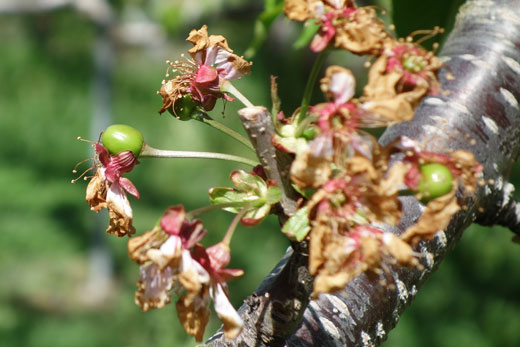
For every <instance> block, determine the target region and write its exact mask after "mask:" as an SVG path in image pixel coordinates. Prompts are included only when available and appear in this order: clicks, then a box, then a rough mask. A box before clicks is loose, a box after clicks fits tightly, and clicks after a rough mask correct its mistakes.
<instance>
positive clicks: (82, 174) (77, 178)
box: [70, 158, 94, 183]
mask: <svg viewBox="0 0 520 347" xmlns="http://www.w3.org/2000/svg"><path fill="white" fill-rule="evenodd" d="M91 159H92V158H90V159H85V160H83V161H81V162H79V163H78V164H76V166H75V168H76V167H77V166H78V165H79V164H81V163H84V162H85V161H87V160H91ZM92 169H94V168H93V167H89V168H88V169H86V170H85V171H83V172H82V173H81V175H79V176H78V177H76V178H75V179H73V180H71V181H70V183H76V182H77V181H79V180H80V179H81V178H83V180H84V181H86V180H87V177H86V176H85V175H86V174H87V173H88V172H89V171H90V170H92ZM72 172H74V173H76V172H77V171H76V170H75V169H74V170H72ZM83 176H85V177H83ZM91 177H94V176H91Z"/></svg>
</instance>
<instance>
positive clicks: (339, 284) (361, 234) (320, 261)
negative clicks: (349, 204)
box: [309, 215, 418, 295]
mask: <svg viewBox="0 0 520 347" xmlns="http://www.w3.org/2000/svg"><path fill="white" fill-rule="evenodd" d="M326 219H327V218H326V216H325V215H319V216H318V217H317V219H316V220H315V221H314V222H313V230H312V232H311V238H310V250H309V251H310V254H309V270H310V272H311V273H312V274H313V275H315V276H316V277H315V279H314V288H313V289H314V295H317V294H319V293H329V292H333V291H335V290H339V289H342V288H343V287H345V285H346V284H347V283H348V282H349V281H350V280H351V279H352V278H354V277H355V276H357V275H359V274H361V273H363V272H365V271H373V272H376V273H377V272H381V271H382V270H381V268H382V267H384V266H385V265H384V264H394V263H400V264H402V265H412V266H415V265H417V264H418V261H417V259H416V258H415V256H414V254H413V251H412V248H411V247H410V246H409V245H408V244H407V243H406V242H404V241H402V240H401V239H400V238H399V237H398V236H396V235H394V234H392V233H390V232H383V231H381V230H379V229H376V228H373V227H369V226H361V225H360V226H356V227H354V228H352V229H346V230H345V229H340V228H334V227H331V225H330V223H329V222H328V221H327V220H326Z"/></svg>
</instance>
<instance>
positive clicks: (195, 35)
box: [186, 25, 253, 76]
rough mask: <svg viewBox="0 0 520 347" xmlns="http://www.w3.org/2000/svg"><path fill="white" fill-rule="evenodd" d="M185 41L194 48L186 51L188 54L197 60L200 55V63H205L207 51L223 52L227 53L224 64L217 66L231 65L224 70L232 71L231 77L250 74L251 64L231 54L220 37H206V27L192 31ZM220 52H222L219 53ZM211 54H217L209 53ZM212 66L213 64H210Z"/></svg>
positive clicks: (231, 51)
mask: <svg viewBox="0 0 520 347" xmlns="http://www.w3.org/2000/svg"><path fill="white" fill-rule="evenodd" d="M186 41H188V42H191V43H193V45H194V47H192V48H191V49H189V50H188V53H190V54H191V56H192V57H193V58H194V59H195V60H197V55H198V54H199V53H200V54H202V59H201V60H202V61H203V62H206V59H207V58H208V54H210V53H209V50H223V51H225V52H227V58H226V62H218V64H219V65H222V66H225V64H227V63H229V64H231V66H232V68H229V67H228V68H226V70H230V69H232V70H233V71H234V72H233V75H237V73H238V75H239V76H242V75H247V74H249V73H250V69H251V65H253V63H252V62H248V61H246V60H245V59H243V58H242V57H239V56H238V55H236V54H233V50H232V49H231V48H229V45H228V43H227V40H226V38H225V37H224V36H222V35H210V36H208V27H207V26H206V25H203V26H202V28H200V29H199V30H192V31H191V32H190V34H189V36H188V38H187V39H186ZM220 52H222V51H220ZM211 54H215V55H216V54H217V52H211ZM212 64H213V62H212Z"/></svg>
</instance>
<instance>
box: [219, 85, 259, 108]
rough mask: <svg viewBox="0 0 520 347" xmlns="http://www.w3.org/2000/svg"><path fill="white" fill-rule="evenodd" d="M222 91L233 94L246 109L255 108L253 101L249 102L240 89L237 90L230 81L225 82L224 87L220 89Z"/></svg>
mask: <svg viewBox="0 0 520 347" xmlns="http://www.w3.org/2000/svg"><path fill="white" fill-rule="evenodd" d="M220 91H222V92H227V93H230V94H232V95H233V96H234V97H236V98H237V99H238V100H240V102H241V103H243V104H244V106H246V107H255V105H253V103H251V101H249V100H248V99H247V98H246V97H245V96H244V95H243V94H242V93H240V91H239V90H238V89H236V88H235V86H234V85H232V84H231V82H229V81H225V82H224V83H223V84H222V86H221V87H220Z"/></svg>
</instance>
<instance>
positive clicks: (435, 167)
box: [419, 163, 453, 203]
mask: <svg viewBox="0 0 520 347" xmlns="http://www.w3.org/2000/svg"><path fill="white" fill-rule="evenodd" d="M452 186H453V175H452V174H451V171H450V169H448V168H447V167H446V166H445V165H442V164H438V163H430V164H425V165H422V166H421V179H420V180H419V193H420V194H421V196H422V199H421V201H422V202H424V203H426V202H428V201H430V200H431V199H435V198H438V197H439V196H443V195H445V194H448V193H449V192H450V191H451V188H452Z"/></svg>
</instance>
